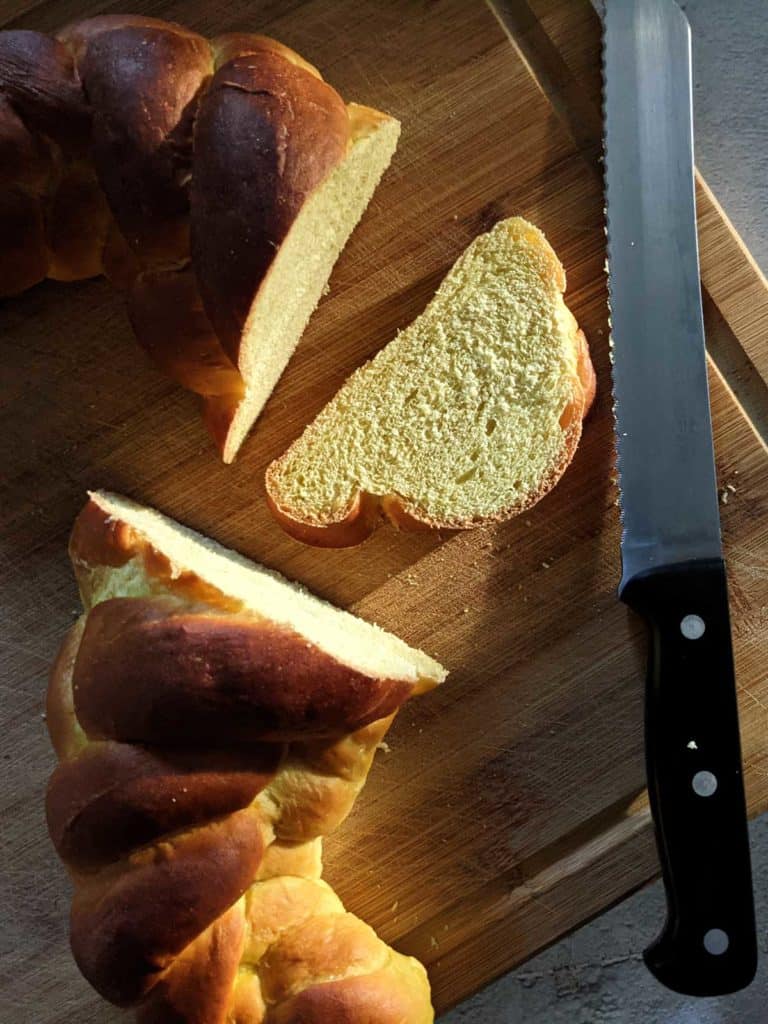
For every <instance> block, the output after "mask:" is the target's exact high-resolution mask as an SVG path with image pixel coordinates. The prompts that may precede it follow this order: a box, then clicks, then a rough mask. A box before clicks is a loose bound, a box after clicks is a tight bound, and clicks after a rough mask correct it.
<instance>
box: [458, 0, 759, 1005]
mask: <svg viewBox="0 0 768 1024" xmlns="http://www.w3.org/2000/svg"><path fill="white" fill-rule="evenodd" d="M681 6H682V7H683V8H684V9H685V11H686V13H687V15H688V18H689V20H690V22H691V27H692V29H693V40H694V60H695V93H694V95H695V115H696V151H697V163H698V166H699V168H700V169H701V171H702V173H703V174H704V176H705V178H706V179H707V181H708V182H709V184H710V186H711V187H712V188H713V189H714V191H715V192H716V194H717V196H718V198H719V199H720V202H721V203H722V205H723V206H724V207H725V210H726V212H727V213H728V216H729V217H730V218H731V220H732V221H733V223H734V224H735V225H736V228H737V230H738V231H739V232H740V234H741V236H742V237H743V239H744V241H745V242H746V243H747V245H748V247H749V248H750V249H751V251H752V253H753V254H754V256H755V258H756V259H757V261H758V263H759V264H760V265H761V266H762V267H763V269H764V270H768V173H767V172H766V166H767V164H768V75H767V74H766V72H767V71H768V2H767V0H687V2H683V3H682V4H681ZM766 344H768V338H766ZM752 847H753V856H754V866H755V889H756V895H757V913H758V930H759V934H760V946H761V952H762V962H761V965H760V969H759V972H758V976H757V979H756V981H755V982H754V984H753V985H752V986H751V988H749V989H747V990H746V991H745V992H741V993H738V994H737V995H735V996H731V997H728V998H722V999H701V1000H696V999H688V998H685V997H683V996H677V995H673V994H672V993H670V992H667V991H666V990H665V989H663V988H662V987H661V986H660V985H658V984H657V983H656V982H655V981H654V979H653V978H652V977H651V976H650V975H649V974H648V972H647V971H646V970H645V968H644V966H643V964H642V960H641V952H642V949H643V948H644V946H645V945H646V944H647V942H648V941H649V940H650V939H652V938H653V937H654V936H655V932H656V930H657V929H658V928H659V926H660V923H661V921H662V919H663V913H664V897H663V893H662V891H661V887H660V885H658V884H656V885H652V886H650V887H649V888H647V889H645V890H643V891H642V892H640V893H638V894H636V895H635V896H633V897H632V898H630V899H629V900H626V901H625V902H624V903H622V904H621V905H620V906H618V907H616V908H615V909H613V910H612V911H609V912H608V913H607V914H604V915H603V916H602V917H600V918H599V919H598V920H596V921H594V922H592V923H591V924H589V925H587V926H586V927H584V928H582V929H580V930H579V931H578V932H576V933H575V934H573V935H571V936H570V937H569V938H567V939H564V940H563V941H562V942H560V943H559V944H558V945H556V946H553V947H552V948H551V949H549V950H547V951H546V952H544V953H542V954H540V955H539V956H537V957H535V958H534V959H533V960H530V961H529V962H528V963H526V964H524V965H523V966H522V967H520V968H519V969H518V970H516V971H513V972H512V973H510V974H508V975H506V976H505V977H504V978H502V979H501V980H499V981H497V982H496V983H495V984H493V985H490V986H489V987H488V988H486V989H485V990H484V991H482V992H480V993H479V994H478V995H477V996H475V997H474V998H473V999H470V1000H468V1001H467V1002H466V1003H463V1004H462V1005H461V1006H459V1007H457V1008H456V1009H455V1010H453V1011H452V1012H451V1013H448V1014H445V1015H444V1016H443V1017H442V1018H441V1022H442V1024H481V1022H482V1024H765V1022H766V1021H768V963H766V962H765V961H766V960H768V957H766V954H767V953H768V817H763V818H762V819H760V820H759V821H757V822H755V823H754V824H753V826H752Z"/></svg>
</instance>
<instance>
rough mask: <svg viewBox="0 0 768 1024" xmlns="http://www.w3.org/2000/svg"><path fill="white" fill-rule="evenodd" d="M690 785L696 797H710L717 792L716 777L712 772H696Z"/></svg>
mask: <svg viewBox="0 0 768 1024" xmlns="http://www.w3.org/2000/svg"><path fill="white" fill-rule="evenodd" d="M691 785H692V786H693V792H694V793H695V794H696V796H712V794H713V793H715V792H716V790H717V776H716V775H713V774H712V772H696V774H695V775H694V776H693V782H692V783H691Z"/></svg>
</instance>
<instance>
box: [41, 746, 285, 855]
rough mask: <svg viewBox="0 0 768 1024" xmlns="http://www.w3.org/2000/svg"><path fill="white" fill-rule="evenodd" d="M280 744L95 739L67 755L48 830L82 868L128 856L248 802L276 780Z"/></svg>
mask: <svg viewBox="0 0 768 1024" xmlns="http://www.w3.org/2000/svg"><path fill="white" fill-rule="evenodd" d="M281 753H282V751H281V749H280V746H279V745H277V744H274V743H270V744H266V743H265V744H261V745H259V744H251V745H249V748H248V751H247V754H245V753H243V752H240V751H215V750H214V751H204V752H202V753H200V752H199V751H196V752H195V753H194V755H190V754H189V753H188V752H184V751H174V750H170V751H169V750H157V751H155V750H151V749H147V748H146V747H144V746H134V745H131V744H128V743H115V742H109V741H108V742H91V743H89V744H88V746H87V747H86V749H85V750H84V751H83V752H82V754H81V755H80V756H79V757H76V758H74V759H73V760H70V761H62V763H61V764H60V765H59V766H58V768H57V769H56V771H55V772H54V773H53V775H52V776H51V780H50V782H49V784H48V792H47V795H46V818H47V822H48V831H49V833H50V836H51V840H52V841H53V845H54V846H55V847H56V852H57V853H58V854H59V856H60V857H61V859H62V860H64V861H66V862H67V864H69V865H70V866H71V867H73V868H75V869H77V870H78V871H87V870H93V869H95V868H97V867H99V866H101V865H103V864H109V863H112V862H114V861H116V860H118V859H119V858H120V857H124V856H126V855H127V854H129V853H130V852H131V851H133V850H135V849H136V848H137V847H139V846H145V845H146V844H147V843H151V842H154V841H155V840H157V839H159V838H160V836H162V835H165V834H166V833H168V832H177V831H179V830H181V829H187V828H193V827H195V826H197V825H201V824H203V823H204V822H206V821H210V820H212V819H213V818H218V817H221V816H223V815H227V814H232V813H234V812H235V811H239V810H242V809H243V808H244V807H247V806H248V804H250V803H251V802H252V801H253V800H254V799H255V798H256V796H257V795H258V794H259V793H260V792H261V791H262V789H264V787H265V786H267V785H268V784H269V782H271V780H272V779H273V778H274V775H275V772H276V770H277V766H278V763H279V760H280V757H281Z"/></svg>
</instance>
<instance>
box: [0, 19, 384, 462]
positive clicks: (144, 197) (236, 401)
mask: <svg viewBox="0 0 768 1024" xmlns="http://www.w3.org/2000/svg"><path fill="white" fill-rule="evenodd" d="M398 134H399V124H398V122H397V121H396V120H394V118H391V117H388V116H387V115H385V114H382V113H380V112H379V111H376V110H372V109H370V108H369V107H363V106H359V105H357V104H354V103H353V104H349V105H348V106H346V105H345V104H344V101H343V100H342V99H341V97H340V96H339V95H338V93H337V92H335V90H334V89H332V88H331V86H330V85H328V84H327V83H326V82H324V81H323V79H322V77H321V76H320V73H319V72H318V71H317V69H316V68H314V67H312V65H310V64H308V63H307V62H306V61H305V60H303V59H302V58H301V57H300V56H299V55H298V54H296V53H294V52H293V51H292V50H289V49H288V48H287V47H285V46H282V45H281V44H280V43H277V42H275V41H274V40H272V39H267V38H265V37H263V36H258V35H247V34H230V35H225V36H220V37H218V38H216V39H213V40H212V41H210V42H209V41H208V40H206V39H204V38H203V37H202V36H199V35H197V34H196V33H194V32H191V31H188V30H187V29H185V28H183V27H182V26H180V25H176V24H171V23H168V22H163V21H158V20H156V19H154V18H145V17H140V16H137V15H122V14H121V15H104V16H101V17H97V18H91V19H89V20H86V21H81V22H77V23H75V24H73V25H70V26H68V27H67V28H65V29H63V30H62V31H61V32H60V33H59V34H58V36H57V38H51V37H49V36H46V35H42V34H40V33H38V32H27V31H6V32H0V295H14V294H17V293H19V292H21V291H23V290H25V289H26V288H29V287H31V286H32V285H34V284H36V283H37V282H38V281H41V280H42V279H43V278H45V277H52V278H56V279H58V280H62V281H72V280H77V279H80V278H86V277H92V276H94V275H96V274H100V273H104V274H106V275H107V276H108V277H109V278H110V279H111V280H112V281H113V282H114V283H115V284H116V285H118V287H120V288H122V289H125V291H126V293H127V301H128V311H129V315H130V318H131V322H132V324H133V327H134V330H135V333H136V336H137V338H138V340H139V342H140V344H141V345H142V346H143V347H144V348H145V350H146V351H147V352H148V353H149V354H150V356H152V358H153V359H154V361H155V362H156V363H157V364H158V365H159V366H160V367H161V368H162V369H163V370H165V371H166V372H167V373H168V374H170V375H171V376H172V377H173V378H174V379H175V380H176V381H178V382H179V383H180V384H182V385H183V386H184V387H186V388H188V389H190V390H191V391H194V392H196V393H198V394H199V395H200V396H201V398H202V405H203V417H204V419H205V422H206V424H207V426H208V428H209V429H210V431H211V433H212V435H213V437H214V440H215V441H216V443H217V445H218V447H219V449H220V451H221V454H222V457H223V458H224V460H225V461H226V462H230V461H231V460H232V459H233V458H234V456H235V454H236V452H237V450H238V448H239V446H240V444H241V442H242V440H243V438H244V437H245V435H246V434H247V432H248V430H249V429H250V426H251V424H252V423H253V421H254V420H255V419H256V417H257V416H258V414H259V412H260V411H261V409H262V407H263V405H264V403H265V401H266V400H267V398H268V397H269V395H270V393H271V391H272V389H273V387H274V386H275V384H276V382H277V380H278V378H279V377H280V374H281V373H282V371H283V369H284V368H285V365H286V363H287V362H288V359H289V358H290V356H291V354H292V353H293V350H294V348H295V347H296V344H297V343H298V340H299V338H300V336H301V333H302V331H303V330H304V327H305V325H306V323H307V320H308V319H309V317H310V315H311V313H312V311H313V309H314V308H315V306H316V304H317V302H318V300H319V298H320V296H321V294H322V291H323V288H324V287H325V285H326V282H327V280H328V277H329V275H330V272H331V269H332V267H333V264H334V263H335V261H336V258H337V257H338V255H339V252H340V251H341V249H342V248H343V247H344V244H345V243H346V240H347V238H348V237H349V235H350V233H351V231H352V230H353V228H354V226H355V224H356V223H357V221H358V220H359V219H360V217H361V215H362V213H363V211H364V210H365V207H366V206H367V204H368V201H369V199H370V197H371V195H372V193H373V191H374V189H375V188H376V185H377V184H378V181H379V179H380V177H381V175H382V174H383V173H384V170H385V169H386V167H387V165H388V164H389V161H390V159H391V157H392V153H393V152H394V149H395V146H396V145H397V137H398Z"/></svg>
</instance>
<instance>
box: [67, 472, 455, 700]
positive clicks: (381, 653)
mask: <svg viewBox="0 0 768 1024" xmlns="http://www.w3.org/2000/svg"><path fill="white" fill-rule="evenodd" d="M90 499H91V500H90V502H89V503H88V505H86V507H85V508H84V509H83V511H82V512H81V513H80V516H79V517H78V520H77V522H76V523H75V527H74V529H73V532H72V538H71V540H70V554H71V557H72V562H73V565H74V567H75V572H76V574H77V577H78V582H79V585H80V590H81V594H82V598H83V604H84V606H85V608H86V609H89V608H91V607H92V606H93V605H95V604H97V603H99V602H100V601H105V600H108V599H110V598H111V597H115V596H119V597H134V596H135V597H147V596H153V595H154V594H156V593H158V594H167V593H168V590H169V589H170V590H171V591H174V590H175V591H177V592H178V593H179V595H180V596H183V597H184V598H185V599H187V600H189V599H192V600H194V601H195V602H199V603H201V604H203V603H204V604H208V605H211V606H213V607H215V608H218V609H220V610H221V609H225V610H227V611H237V612H240V613H242V614H245V615H248V616H251V617H253V618H256V619H260V620H262V621H267V622H273V623H274V624H275V625H277V626H279V627H281V628H283V629H285V628H287V629H289V630H291V631H293V632H294V633H296V634H299V636H300V637H302V638H304V640H305V641H306V643H307V644H311V645H314V646H316V647H317V648H319V649H320V650H321V651H323V652H326V653H327V654H330V655H331V656H332V657H333V658H335V659H336V660H337V661H339V662H340V663H342V664H344V665H346V666H348V667H349V668H351V669H353V670H355V671H357V672H360V673H362V674H364V675H367V676H369V677H372V678H377V679H390V680H403V681H405V682H407V683H408V684H409V686H410V688H411V693H412V694H417V693H422V692H425V691H426V690H429V689H431V688H432V687H433V686H436V685H437V684H439V683H441V682H443V680H444V679H445V676H446V672H445V669H443V668H442V666H441V665H439V664H438V662H436V661H435V660H434V659H433V658H430V657H429V656H428V655H426V654H424V653H423V652H422V651H419V650H417V649H415V648H412V647H409V646H408V644H406V643H405V642H404V641H402V640H400V639H399V638H398V637H396V636H394V635H392V634H391V633H388V632H386V631H385V630H383V629H381V628H380V627H378V626H375V625H372V624H371V623H368V622H365V621H364V620H363V619H359V618H357V617H356V616H354V615H351V614H350V613H349V612H345V611H341V610H340V609H338V608H335V607H334V606H333V605H331V604H328V603H327V602H325V601H322V600H320V599H319V598H317V597H315V596H314V595H313V594H311V593H310V592H309V591H307V590H305V589H304V588H303V587H301V586H300V585H298V584H295V583H291V582H289V581H288V580H286V579H285V578H284V577H282V576H280V575H279V574H278V573H276V572H273V571H271V570H269V569H266V568H264V567H263V566H260V565H257V564H256V563H254V562H251V561H250V560H249V559H247V558H245V557H244V556H243V555H240V554H238V553H237V552H235V551H231V550H228V549H227V548H224V547H222V546H221V545H220V544H217V543H216V542H215V541H213V540H210V539H208V538H206V537H203V536H202V535H201V534H199V533H196V532H195V531H194V530H190V529H189V528H187V527H185V526H182V525H181V524H180V523H177V522H175V521H174V520H172V519H169V518H168V517H167V516H164V515H162V514H161V513H160V512H157V511H155V510H154V509H150V508H145V507H143V506H141V505H138V504H136V503H135V502H133V501H130V500H129V499H127V498H123V497H120V496H119V495H115V494H110V493H108V492H106V491H96V492H92V493H91V494H90Z"/></svg>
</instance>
